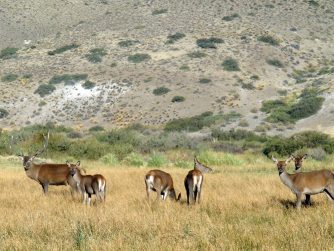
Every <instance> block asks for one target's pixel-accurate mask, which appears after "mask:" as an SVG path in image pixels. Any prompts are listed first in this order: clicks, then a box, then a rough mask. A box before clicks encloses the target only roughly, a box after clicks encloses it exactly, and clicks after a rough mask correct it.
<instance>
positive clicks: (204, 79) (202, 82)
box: [199, 78, 211, 84]
mask: <svg viewBox="0 0 334 251" xmlns="http://www.w3.org/2000/svg"><path fill="white" fill-rule="evenodd" d="M199 82H200V83H201V84H208V83H211V79H209V78H201V79H200V80H199Z"/></svg>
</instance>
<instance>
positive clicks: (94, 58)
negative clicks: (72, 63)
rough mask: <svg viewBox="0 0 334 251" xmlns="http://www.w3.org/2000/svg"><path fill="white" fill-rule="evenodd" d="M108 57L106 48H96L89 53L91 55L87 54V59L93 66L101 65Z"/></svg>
mask: <svg viewBox="0 0 334 251" xmlns="http://www.w3.org/2000/svg"><path fill="white" fill-rule="evenodd" d="M105 55H107V51H106V49H104V48H95V49H91V50H90V51H89V54H87V55H86V56H85V57H86V58H87V60H88V61H89V62H91V63H93V64H96V63H101V62H102V57H103V56H105Z"/></svg>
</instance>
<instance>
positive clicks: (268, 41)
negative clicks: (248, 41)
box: [257, 35, 279, 46]
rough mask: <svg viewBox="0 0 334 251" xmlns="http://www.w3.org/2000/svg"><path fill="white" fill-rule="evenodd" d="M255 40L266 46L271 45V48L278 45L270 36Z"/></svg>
mask: <svg viewBox="0 0 334 251" xmlns="http://www.w3.org/2000/svg"><path fill="white" fill-rule="evenodd" d="M257 40H258V41H260V42H263V43H266V44H270V45H273V46H277V45H279V41H278V40H277V39H275V38H274V37H272V36H270V35H262V36H259V37H258V38H257Z"/></svg>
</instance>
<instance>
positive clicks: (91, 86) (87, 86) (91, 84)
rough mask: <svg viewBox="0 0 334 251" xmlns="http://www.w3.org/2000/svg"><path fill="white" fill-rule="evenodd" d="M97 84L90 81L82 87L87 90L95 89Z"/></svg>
mask: <svg viewBox="0 0 334 251" xmlns="http://www.w3.org/2000/svg"><path fill="white" fill-rule="evenodd" d="M95 86H96V84H95V83H94V82H92V81H90V80H86V81H85V83H83V84H82V87H83V88H85V89H93V88H94V87H95Z"/></svg>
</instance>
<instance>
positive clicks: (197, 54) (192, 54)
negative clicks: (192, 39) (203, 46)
mask: <svg viewBox="0 0 334 251" xmlns="http://www.w3.org/2000/svg"><path fill="white" fill-rule="evenodd" d="M187 55H188V57H190V58H204V57H206V56H207V54H205V53H204V52H200V51H194V52H190V53H188V54H187Z"/></svg>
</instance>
